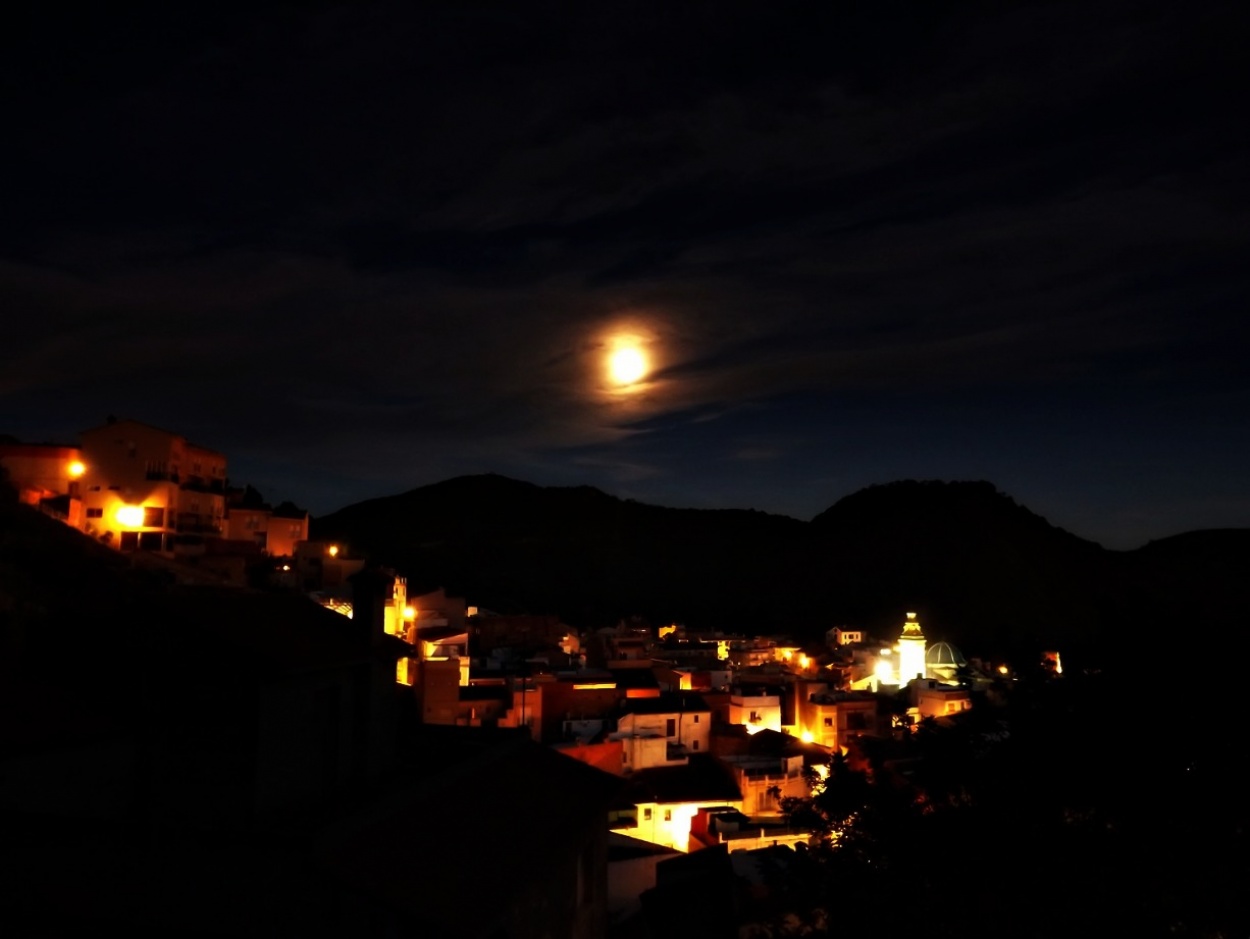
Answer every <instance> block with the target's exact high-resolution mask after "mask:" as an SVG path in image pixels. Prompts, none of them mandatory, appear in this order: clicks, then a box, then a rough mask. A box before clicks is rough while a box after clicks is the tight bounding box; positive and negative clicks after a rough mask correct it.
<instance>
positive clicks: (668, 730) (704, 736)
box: [611, 698, 712, 771]
mask: <svg viewBox="0 0 1250 939" xmlns="http://www.w3.org/2000/svg"><path fill="white" fill-rule="evenodd" d="M634 700H635V703H634V705H633V706H634V707H636V708H637V709H638V710H637V711H635V712H632V713H628V714H622V715H621V717H620V719H619V720H618V721H617V731H616V733H614V734H612V735H611V739H614V740H620V741H621V743H622V746H623V748H624V751H625V765H626V768H627V769H629V770H631V771H633V770H642V769H648V768H650V767H653V766H668V765H673V764H675V763H681V762H685V760H686V758H687V756H688V755H689V754H691V753H707V752H708V748H709V742H710V740H711V729H712V720H711V718H712V712H711V711H710V710H709V709H708V708H707V707H706V706H703V705H702V700H701V699H700V702H699V705H700V709H698V710H693V709H692V710H682V709H680V708H679V707H666V706H665V704H667V703H668V702H666V701H665V700H664V699H663V698H642V699H634ZM644 702H645V703H644ZM677 747H680V748H681V749H680V750H677V749H675V748H677ZM670 748H674V749H670Z"/></svg>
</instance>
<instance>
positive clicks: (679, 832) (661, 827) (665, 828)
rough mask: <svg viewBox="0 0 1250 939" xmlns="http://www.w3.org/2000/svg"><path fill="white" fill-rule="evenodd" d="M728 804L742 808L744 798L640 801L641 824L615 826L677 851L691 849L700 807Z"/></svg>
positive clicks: (737, 808)
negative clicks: (692, 832) (693, 822)
mask: <svg viewBox="0 0 1250 939" xmlns="http://www.w3.org/2000/svg"><path fill="white" fill-rule="evenodd" d="M710 808H729V809H736V810H738V811H742V800H741V799H738V800H737V801H734V802H723V801H720V800H709V801H696V802H639V803H638V824H637V826H635V827H633V828H621V829H615V830H616V831H618V832H619V833H620V834H623V835H630V836H631V837H634V838H639V839H641V840H643V841H650V842H651V843H652V844H658V845H663V846H664V847H666V848H672V849H673V850H675V851H681V852H683V853H684V852H687V851H689V850H690V823H691V820H692V819H694V817H695V816H696V815H697V814H698V813H699V811H700V810H706V809H710Z"/></svg>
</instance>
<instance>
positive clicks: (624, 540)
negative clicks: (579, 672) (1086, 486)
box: [313, 475, 1250, 658]
mask: <svg viewBox="0 0 1250 939" xmlns="http://www.w3.org/2000/svg"><path fill="white" fill-rule="evenodd" d="M313 535H314V537H316V538H328V539H336V540H341V541H344V542H345V543H347V544H349V545H350V546H351V547H352V549H353V550H355V551H358V552H361V553H364V554H366V555H367V556H369V557H371V558H372V559H374V560H377V561H379V562H381V563H385V564H389V565H392V566H394V567H396V568H398V569H399V570H401V571H403V572H404V573H406V574H407V575H408V576H409V578H410V580H411V582H412V586H413V587H414V589H417V590H421V589H427V588H434V587H437V586H444V587H446V588H447V589H448V590H449V591H452V592H454V593H459V594H462V595H464V596H466V597H467V598H468V599H469V602H470V603H474V604H478V605H480V606H482V607H485V608H489V609H492V610H497V611H500V612H509V613H511V612H528V613H553V614H556V615H559V616H561V617H562V618H563V619H564V620H565V621H566V622H568V623H570V625H574V626H578V627H581V628H593V627H598V626H603V625H610V624H612V623H615V622H616V621H618V620H619V619H621V618H624V617H628V616H640V617H642V618H643V619H645V620H647V621H650V622H652V623H655V624H663V623H668V622H680V623H685V624H686V625H688V626H691V627H696V628H712V629H714V628H720V629H723V630H725V631H746V632H751V633H774V632H776V633H781V632H784V633H789V634H792V635H794V636H796V637H798V638H801V639H812V638H815V637H817V636H819V635H823V633H824V631H825V630H827V629H829V628H831V627H833V626H836V625H854V626H863V627H866V628H868V629H869V630H871V631H873V632H874V633H875V634H877V635H879V636H881V637H884V638H892V637H893V635H894V634H895V632H896V631H897V629H898V624H899V623H900V622H901V621H902V618H903V614H904V612H906V611H915V612H917V613H919V614H920V618H921V622H922V623H924V624H925V630H926V633H927V634H928V635H930V637H931V638H933V639H947V640H950V641H953V642H956V643H958V644H961V645H963V646H964V647H965V649H966V651H968V652H969V653H970V654H976V653H978V652H980V653H982V654H987V655H988V654H999V653H1002V654H1035V653H1036V651H1037V650H1038V649H1041V648H1048V647H1058V648H1062V649H1065V650H1073V651H1075V652H1076V653H1077V654H1079V655H1087V656H1090V657H1093V658H1097V657H1099V656H1100V655H1101V656H1105V655H1107V654H1110V653H1112V652H1113V651H1115V649H1117V648H1118V647H1119V644H1120V637H1122V636H1123V635H1124V630H1125V629H1129V628H1131V629H1132V630H1134V631H1135V635H1138V636H1149V635H1159V636H1163V635H1166V633H1167V630H1168V629H1169V628H1174V627H1175V626H1176V624H1177V622H1178V620H1177V617H1187V616H1191V615H1199V616H1201V617H1203V618H1204V619H1218V618H1219V617H1220V616H1228V615H1234V613H1235V603H1236V597H1235V586H1234V585H1235V584H1236V583H1237V579H1236V574H1237V572H1238V571H1239V570H1244V569H1245V567H1244V565H1245V563H1246V561H1247V560H1248V559H1250V531H1244V530H1232V531H1227V532H1192V533H1189V534H1187V535H1181V536H1177V537H1176V538H1171V539H1165V540H1164V541H1160V542H1153V543H1151V544H1150V545H1147V546H1146V547H1144V548H1140V549H1138V550H1136V551H1128V552H1120V551H1109V550H1107V549H1104V548H1102V547H1101V546H1100V545H1098V544H1096V543H1094V542H1091V541H1087V540H1085V539H1082V538H1079V537H1078V536H1076V535H1073V534H1071V533H1070V532H1067V531H1064V530H1063V529H1061V528H1057V527H1055V526H1053V525H1051V524H1050V523H1049V522H1047V521H1046V520H1045V519H1044V518H1042V517H1041V516H1039V515H1037V514H1035V513H1033V512H1031V511H1029V510H1028V509H1027V508H1025V507H1024V506H1021V505H1019V504H1017V503H1016V502H1015V501H1014V500H1013V499H1011V497H1010V496H1008V495H1006V494H1004V493H1003V492H1001V491H999V490H998V489H997V488H996V487H995V486H994V485H993V484H992V483H989V482H984V481H969V482H961V481H956V482H943V481H916V480H907V481H900V482H894V483H888V484H884V485H879V486H871V487H869V488H867V489H864V490H861V491H859V492H856V493H854V494H852V495H849V496H847V497H845V498H843V499H841V500H840V501H838V502H837V503H836V504H834V505H832V506H831V507H830V508H829V509H827V510H825V511H824V512H822V513H820V514H819V515H817V516H816V517H815V518H814V519H812V521H811V522H802V521H799V520H797V519H793V518H788V517H784V516H778V515H769V514H767V513H763V512H757V511H748V510H707V509H678V508H665V507H661V506H655V505H647V504H643V503H639V502H635V501H632V500H626V499H619V498H616V497H614V496H611V495H609V494H607V493H604V492H602V491H600V490H598V489H594V488H592V487H589V486H578V487H564V488H559V487H557V488H544V487H540V486H536V485H533V484H531V483H526V482H521V481H518V480H514V479H509V478H506V477H502V476H496V475H483V476H464V477H458V478H456V479H450V480H447V481H445V482H441V483H437V484H434V485H430V486H424V487H421V488H419V489H414V490H412V491H410V492H406V493H402V494H399V495H395V496H388V497H384V498H380V499H373V500H369V501H367V502H361V503H358V504H355V505H351V506H348V507H346V508H344V509H342V510H340V511H338V512H335V513H333V514H331V515H328V516H325V517H323V518H318V519H314V520H313Z"/></svg>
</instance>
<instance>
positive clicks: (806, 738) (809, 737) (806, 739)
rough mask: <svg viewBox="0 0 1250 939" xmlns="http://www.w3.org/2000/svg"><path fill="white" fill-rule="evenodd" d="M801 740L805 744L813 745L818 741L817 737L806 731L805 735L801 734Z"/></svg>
mask: <svg viewBox="0 0 1250 939" xmlns="http://www.w3.org/2000/svg"><path fill="white" fill-rule="evenodd" d="M799 739H800V740H802V741H803V742H804V743H811V742H812V741H814V740H815V739H816V735H815V734H813V733H812V732H811V731H810V730H805V731H803V733H801V734H799Z"/></svg>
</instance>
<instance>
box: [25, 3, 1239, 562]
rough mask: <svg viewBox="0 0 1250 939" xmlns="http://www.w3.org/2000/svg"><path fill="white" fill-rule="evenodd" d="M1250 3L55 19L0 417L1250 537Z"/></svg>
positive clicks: (293, 457)
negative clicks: (993, 492)
mask: <svg viewBox="0 0 1250 939" xmlns="http://www.w3.org/2000/svg"><path fill="white" fill-rule="evenodd" d="M1242 6H1243V4H1240V3H1217V2H1211V3H1200V4H1181V3H1177V2H1175V0H1166V2H1142V3H1130V2H1105V3H1099V2H1093V0H1082V2H1074V3H1042V2H1021V3H975V2H963V3H957V4H947V3H941V2H934V0H928V2H917V3H891V2H881V0H874V2H871V3H868V2H865V3H855V4H849V3H840V2H832V0H828V2H822V3H815V4H805V3H775V2H774V3H758V4H735V3H710V2H708V3H697V2H691V3H687V2H673V3H654V4H636V3H606V2H605V3H581V4H567V5H565V4H554V3H545V4H526V3H508V4H497V5H488V4H480V3H470V2H455V3H446V4H431V3H422V4H408V3H397V4H394V5H363V4H362V5H351V6H348V5H343V6H339V5H334V4H326V3H320V4H311V5H298V6H297V5H294V4H288V5H272V4H270V5H264V4H251V5H248V6H247V7H245V8H235V7H231V6H230V5H222V4H211V5H209V4H196V3H186V4H168V3H166V4H161V5H155V4H152V5H136V4H116V5H114V4H97V5H96V7H97V8H98V9H95V10H94V11H92V12H88V13H80V12H77V11H76V10H75V9H74V8H71V7H65V6H58V5H52V4H39V5H34V4H32V5H29V6H28V7H27V8H26V9H25V11H24V12H22V13H19V14H18V15H17V18H16V19H10V20H9V22H8V23H7V24H6V26H5V28H4V29H3V30H0V37H2V38H0V53H3V55H2V58H3V62H2V63H0V70H2V71H0V74H3V105H4V112H3V113H4V115H5V125H6V131H7V132H6V133H5V134H4V137H5V138H6V139H5V142H4V144H3V146H2V147H0V153H2V156H0V163H2V167H3V171H4V180H5V185H4V200H3V211H0V317H2V318H3V329H2V332H0V432H7V433H11V434H15V435H16V436H18V437H20V438H22V439H24V440H34V441H39V440H65V441H71V442H72V441H73V440H74V439H76V434H77V432H78V431H80V430H82V429H85V428H87V427H90V426H95V425H97V424H99V423H102V422H103V420H104V417H105V415H106V414H116V415H119V416H123V417H133V418H135V419H138V420H143V421H147V422H149V423H153V424H157V425H160V426H167V427H169V428H171V429H175V430H178V431H180V432H182V433H185V434H186V435H187V436H188V437H189V438H191V439H192V440H193V441H194V442H197V443H200V444H202V445H205V446H209V447H213V448H215V449H219V450H222V451H224V452H225V453H226V454H227V455H228V457H229V460H230V475H231V477H232V479H233V481H234V482H236V483H243V482H250V483H252V484H254V485H256V486H257V487H259V488H260V489H261V490H262V492H264V494H265V495H266V496H268V497H269V498H271V499H272V500H274V501H278V500H281V499H287V498H289V499H293V500H295V501H297V502H300V503H302V504H304V505H307V506H308V508H310V509H311V510H312V511H313V512H314V513H315V514H323V513H325V512H329V511H332V510H334V509H337V508H340V507H342V506H343V505H346V504H348V503H351V502H355V501H359V500H360V499H364V498H368V497H372V496H379V495H387V494H392V493H395V492H400V491H403V490H406V489H410V488H413V487H415V486H419V485H425V484H428V483H433V482H437V481H439V480H442V479H445V478H448V477H450V476H455V475H459V474H463V473H478V472H498V473H503V474H506V475H509V476H515V477H518V478H521V479H526V480H530V481H532V482H536V483H541V484H546V485H553V484H554V485H572V484H582V483H587V484H591V485H595V486H598V487H600V488H602V489H604V490H606V491H608V492H611V493H613V494H615V495H619V496H623V497H631V498H636V499H639V500H642V501H648V502H656V503H660V504H665V505H677V506H693V507H737V508H757V509H762V510H765V511H770V512H780V513H784V514H788V515H793V516H796V517H798V518H810V517H811V516H812V515H814V514H815V513H817V512H819V511H820V510H822V509H824V508H826V507H828V506H829V505H830V504H832V503H833V502H835V501H836V500H837V499H838V498H840V497H842V496H844V495H847V494H849V493H851V492H853V491H855V490H856V489H858V488H861V487H863V486H865V485H869V484H872V483H879V482H888V481H891V480H895V479H902V478H944V479H989V480H991V481H993V482H994V483H996V484H997V485H998V486H999V487H1000V488H1001V489H1003V490H1004V491H1006V492H1007V493H1008V494H1010V495H1011V496H1013V497H1014V498H1015V499H1016V500H1017V501H1019V502H1021V503H1023V504H1025V505H1027V506H1028V507H1029V508H1031V509H1033V510H1034V511H1036V512H1039V513H1040V514H1042V515H1044V516H1046V517H1047V518H1048V519H1049V520H1050V521H1052V522H1053V523H1055V524H1057V525H1061V526H1063V527H1065V528H1068V529H1069V530H1071V531H1073V532H1075V533H1076V534H1079V535H1082V536H1084V537H1087V538H1091V539H1094V540H1096V541H1099V542H1101V543H1103V544H1105V545H1107V546H1108V547H1116V548H1127V547H1134V546H1137V545H1139V544H1141V543H1143V542H1144V541H1146V540H1147V539H1150V538H1158V537H1163V536H1166V535H1169V534H1174V533H1176V532H1179V531H1184V530H1187V529H1193V528H1210V527H1229V526H1238V527H1240V526H1247V525H1250V482H1248V480H1250V473H1248V472H1247V464H1248V458H1250V420H1248V419H1247V414H1248V413H1250V380H1248V379H1250V367H1248V366H1247V347H1248V346H1250V341H1248V340H1250V326H1248V325H1247V317H1246V298H1247V293H1248V291H1247V287H1248V285H1250V263H1248V259H1250V250H1248V249H1250V226H1248V225H1247V194H1248V187H1247V183H1246V178H1247V167H1248V166H1250V161H1248V159H1247V157H1248V153H1247V149H1248V148H1247V120H1246V117H1245V113H1244V110H1243V109H1244V108H1245V104H1244V101H1242V100H1241V99H1242V97H1243V92H1245V91H1246V90H1247V89H1246V87H1245V86H1246V82H1245V80H1244V78H1243V77H1242V72H1243V70H1244V51H1243V45H1244V36H1245V35H1246V30H1245V26H1246V23H1245V22H1244V21H1243V14H1242V13H1241V8H1242ZM71 10H73V12H71ZM621 343H627V344H628V343H633V344H635V345H636V346H637V347H639V348H640V349H641V350H642V351H643V352H644V353H645V354H646V355H647V356H648V358H649V361H650V365H651V370H650V372H649V374H648V375H647V376H646V377H645V378H644V379H642V380H641V381H639V382H637V383H635V384H632V385H626V386H623V387H616V386H613V385H612V384H611V382H610V381H609V380H608V375H607V372H606V370H605V358H606V356H607V355H608V353H609V351H610V350H611V349H612V348H613V347H614V346H615V345H618V344H621Z"/></svg>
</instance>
